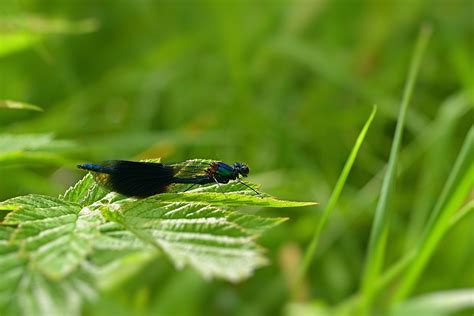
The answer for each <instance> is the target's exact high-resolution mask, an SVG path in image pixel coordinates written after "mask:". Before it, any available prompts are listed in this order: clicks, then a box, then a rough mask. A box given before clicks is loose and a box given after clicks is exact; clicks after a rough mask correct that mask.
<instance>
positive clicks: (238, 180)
mask: <svg viewBox="0 0 474 316" xmlns="http://www.w3.org/2000/svg"><path fill="white" fill-rule="evenodd" d="M235 181H237V182H238V183H242V184H243V185H245V186H246V187H247V188H249V189H250V190H252V191H253V192H255V193H256V194H257V195H258V196H259V197H261V198H262V199H263V196H262V195H261V194H260V193H259V192H258V191H257V190H255V189H254V188H252V187H251V186H250V185H248V184H247V183H245V182H243V181H242V180H241V179H240V178H237V179H235Z"/></svg>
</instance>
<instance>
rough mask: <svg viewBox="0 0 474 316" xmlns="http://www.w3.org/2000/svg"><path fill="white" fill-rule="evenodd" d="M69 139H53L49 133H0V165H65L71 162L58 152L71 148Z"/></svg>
mask: <svg viewBox="0 0 474 316" xmlns="http://www.w3.org/2000/svg"><path fill="white" fill-rule="evenodd" d="M71 145H72V143H71V142H69V141H63V140H55V139H54V138H53V136H52V135H51V134H24V135H11V134H2V135H0V162H1V166H2V167H5V166H8V165H15V164H28V165H31V164H33V163H40V164H44V165H59V166H63V165H67V164H70V163H71V162H70V161H69V160H68V159H66V158H64V157H63V156H62V155H61V154H60V152H62V151H64V150H66V149H69V148H71Z"/></svg>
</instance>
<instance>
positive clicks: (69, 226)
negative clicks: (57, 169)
mask: <svg viewBox="0 0 474 316" xmlns="http://www.w3.org/2000/svg"><path fill="white" fill-rule="evenodd" d="M2 205H8V206H12V205H14V206H17V209H15V210H14V211H13V212H11V213H9V214H8V215H7V216H6V217H5V220H4V223H5V224H10V225H13V224H15V225H18V228H17V229H16V230H15V232H14V233H13V234H12V241H13V242H14V243H17V244H18V245H20V249H21V251H22V252H23V253H24V254H25V255H26V256H27V257H28V258H29V260H30V262H31V264H33V265H34V266H35V268H36V269H38V270H40V271H42V272H43V273H44V274H45V275H47V276H48V277H50V278H56V279H60V278H62V277H64V276H66V275H67V274H69V273H71V272H72V271H74V270H75V269H76V268H77V266H78V265H79V264H80V263H81V262H82V261H83V260H84V258H85V257H86V256H87V255H88V254H89V253H90V252H91V250H92V246H93V240H94V238H95V237H96V235H98V232H99V231H98V227H99V225H100V224H101V223H102V222H103V221H104V219H103V217H102V216H101V214H100V212H98V211H95V210H92V209H89V208H87V207H84V208H81V207H80V206H79V205H77V204H72V203H68V202H65V201H62V200H59V199H56V198H52V197H47V196H40V195H30V196H24V197H18V198H13V199H11V200H7V201H5V202H3V203H1V204H0V208H1V207H2Z"/></svg>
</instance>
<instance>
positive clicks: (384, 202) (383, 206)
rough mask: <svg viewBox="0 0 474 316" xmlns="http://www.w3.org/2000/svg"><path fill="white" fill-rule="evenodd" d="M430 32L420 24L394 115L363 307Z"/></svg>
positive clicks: (380, 251) (377, 263) (376, 268)
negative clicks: (399, 104)
mask: <svg viewBox="0 0 474 316" xmlns="http://www.w3.org/2000/svg"><path fill="white" fill-rule="evenodd" d="M430 34H431V31H430V29H429V28H428V27H423V28H422V29H421V31H420V34H419V37H418V40H417V43H416V46H415V50H414V53H413V57H412V61H411V65H410V70H409V73H408V79H407V81H406V84H405V88H404V92H403V99H402V103H401V107H400V113H399V116H398V121H397V127H396V130H395V136H394V140H393V143H392V148H391V150H390V157H389V161H388V166H387V172H386V174H385V177H384V180H383V183H382V188H381V191H380V198H379V201H378V204H377V208H376V211H375V218H374V222H373V226H372V231H371V233H370V240H369V248H368V252H367V257H366V263H365V270H364V274H363V276H362V292H363V297H364V300H363V306H362V308H363V309H365V308H366V307H367V306H368V305H370V302H371V300H372V296H373V294H374V288H373V284H374V282H375V280H376V279H377V277H378V274H379V272H380V269H381V266H382V264H383V256H384V250H385V246H384V245H385V241H386V236H387V232H388V224H387V218H388V201H389V198H390V193H391V190H392V187H393V182H394V178H395V166H396V163H397V161H398V152H399V150H400V146H401V141H402V136H403V127H404V125H405V118H406V114H407V109H408V105H409V103H410V100H411V97H412V94H413V88H414V86H415V80H416V77H417V74H418V70H419V68H420V64H421V60H422V56H423V53H424V51H425V49H426V46H427V44H428V40H429V37H430Z"/></svg>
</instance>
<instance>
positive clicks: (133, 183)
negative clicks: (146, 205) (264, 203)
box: [77, 160, 260, 197]
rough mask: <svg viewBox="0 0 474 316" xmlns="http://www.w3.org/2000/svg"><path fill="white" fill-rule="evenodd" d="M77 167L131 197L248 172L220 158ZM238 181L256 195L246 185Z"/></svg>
mask: <svg viewBox="0 0 474 316" xmlns="http://www.w3.org/2000/svg"><path fill="white" fill-rule="evenodd" d="M77 167H78V168H80V169H84V170H88V171H92V172H93V173H94V176H95V179H96V181H97V182H99V183H100V184H102V185H104V186H106V187H108V188H109V189H110V190H112V191H115V192H118V193H120V194H123V195H126V196H133V197H147V196H151V195H155V194H158V193H163V192H166V191H167V190H168V188H169V186H170V185H171V184H175V183H184V184H186V183H187V184H191V187H193V186H194V185H203V184H209V183H217V184H218V185H219V184H220V183H228V182H229V181H230V180H235V181H239V182H241V181H240V178H241V177H246V176H247V175H248V173H249V171H250V170H249V168H248V167H247V165H246V164H244V163H240V162H236V163H234V164H233V165H232V166H230V165H228V164H226V163H223V162H221V161H212V162H202V161H197V160H189V161H185V162H181V163H176V164H169V165H167V164H162V163H156V162H140V161H127V160H110V161H106V162H104V163H102V164H90V163H85V164H81V165H78V166H77ZM241 183H242V184H244V185H245V186H247V187H248V188H250V189H251V190H253V191H254V192H255V193H257V195H259V196H260V194H259V193H258V192H257V191H255V190H254V189H253V188H252V187H250V186H249V185H248V184H246V183H245V182H241ZM191 187H190V188H191ZM190 188H188V190H189V189H190Z"/></svg>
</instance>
